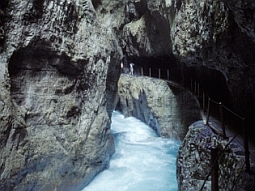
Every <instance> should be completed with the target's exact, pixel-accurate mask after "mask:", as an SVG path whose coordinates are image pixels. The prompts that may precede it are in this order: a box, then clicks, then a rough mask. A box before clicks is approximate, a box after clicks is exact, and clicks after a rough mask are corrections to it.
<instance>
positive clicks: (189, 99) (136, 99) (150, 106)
mask: <svg viewBox="0 0 255 191" xmlns="http://www.w3.org/2000/svg"><path fill="white" fill-rule="evenodd" d="M118 97H119V98H118V100H117V101H116V103H117V102H119V103H118V104H119V105H117V107H118V108H119V109H120V110H121V111H122V112H123V114H124V115H125V116H126V117H128V116H134V117H136V118H138V119H140V120H141V121H144V122H145V123H146V124H147V125H149V126H150V127H152V128H153V129H155V131H156V132H157V134H158V135H159V136H163V137H171V138H176V139H180V140H182V139H183V138H184V137H185V135H186V133H187V131H188V126H189V125H190V124H192V123H194V122H195V121H197V120H200V119H201V118H202V116H201V112H200V106H199V103H198V101H197V99H196V98H195V96H194V95H192V94H191V93H190V92H189V91H187V90H186V89H184V88H181V87H174V86H172V87H171V86H169V85H168V84H167V82H165V81H163V80H159V79H151V78H149V77H133V76H131V75H126V74H123V75H121V77H120V79H119V82H118Z"/></svg>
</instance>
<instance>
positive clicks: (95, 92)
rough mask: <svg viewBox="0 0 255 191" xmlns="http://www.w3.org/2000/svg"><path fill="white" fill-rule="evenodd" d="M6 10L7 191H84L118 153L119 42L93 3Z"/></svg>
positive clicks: (2, 132) (0, 139)
mask: <svg viewBox="0 0 255 191" xmlns="http://www.w3.org/2000/svg"><path fill="white" fill-rule="evenodd" d="M4 3H6V4H4ZM0 8H1V14H2V15H4V17H2V16H1V24H2V26H1V32H2V34H1V44H0V46H1V51H0V52H1V53H0V65H1V67H0V88H1V91H0V92H1V93H0V111H1V112H0V118H1V121H0V126H1V128H0V143H1V145H0V157H1V160H0V182H1V184H0V185H1V186H0V190H71V189H73V190H79V189H81V186H83V185H85V184H87V183H88V182H89V181H90V180H91V179H92V178H93V177H94V176H95V175H96V174H97V173H98V172H99V171H101V170H103V169H104V168H105V167H107V165H108V162H109V158H110V156H111V154H112V153H113V150H114V145H113V140H112V138H111V136H110V135H109V133H110V131H109V125H110V118H109V116H110V114H111V111H112V109H111V107H112V106H111V104H110V103H111V99H113V97H114V94H115V92H116V87H117V86H116V84H117V80H118V76H119V72H120V71H119V67H116V64H118V63H119V60H120V58H121V54H122V53H121V51H120V49H119V45H118V42H117V41H116V39H115V37H114V35H113V34H112V32H111V31H109V30H108V29H107V28H105V27H104V26H103V25H101V23H100V22H98V19H97V16H96V13H95V10H94V7H93V4H92V3H91V2H90V1H87V0H84V1H67V0H66V1H50V0H36V1H4V2H3V3H2V2H1V7H0ZM2 18H3V19H2ZM109 68H110V69H109ZM107 111H108V113H107Z"/></svg>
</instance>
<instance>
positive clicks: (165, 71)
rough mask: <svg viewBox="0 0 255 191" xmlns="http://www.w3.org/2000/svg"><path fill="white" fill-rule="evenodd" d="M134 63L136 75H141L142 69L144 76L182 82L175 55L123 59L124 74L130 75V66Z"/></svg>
mask: <svg viewBox="0 0 255 191" xmlns="http://www.w3.org/2000/svg"><path fill="white" fill-rule="evenodd" d="M130 63H134V64H135V65H134V74H135V75H141V73H142V72H141V68H142V69H143V75H144V76H151V77H154V78H159V69H160V78H162V79H169V80H172V81H176V82H179V81H181V75H180V74H181V68H180V66H179V65H178V64H177V61H176V58H175V57H174V55H161V56H155V57H127V58H124V59H123V64H124V73H129V64H130Z"/></svg>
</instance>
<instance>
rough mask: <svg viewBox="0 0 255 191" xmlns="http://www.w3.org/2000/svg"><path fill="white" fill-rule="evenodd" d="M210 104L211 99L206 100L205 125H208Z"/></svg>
mask: <svg viewBox="0 0 255 191" xmlns="http://www.w3.org/2000/svg"><path fill="white" fill-rule="evenodd" d="M210 103H211V98H208V109H207V116H206V125H209V117H210Z"/></svg>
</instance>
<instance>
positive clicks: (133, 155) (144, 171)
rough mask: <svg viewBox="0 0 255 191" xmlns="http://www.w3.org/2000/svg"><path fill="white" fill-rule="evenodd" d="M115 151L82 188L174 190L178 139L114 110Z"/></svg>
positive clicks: (91, 190)
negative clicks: (165, 136)
mask: <svg viewBox="0 0 255 191" xmlns="http://www.w3.org/2000/svg"><path fill="white" fill-rule="evenodd" d="M111 133H112V134H113V135H114V137H115V147H116V148H115V154H114V155H113V156H112V159H111V161H110V166H109V168H108V169H106V170H104V171H103V172H101V173H100V174H99V175H97V176H96V177H95V178H94V180H93V181H92V182H91V183H90V184H89V185H88V186H87V187H85V188H84V189H83V190H82V191H177V190H178V187H177V181H176V156H177V151H178V148H179V145H180V142H179V141H176V140H173V139H167V138H161V137H158V136H157V134H156V132H155V131H154V130H153V129H151V128H150V127H149V126H147V125H146V124H144V123H143V122H141V121H139V120H137V119H136V118H134V117H129V118H124V116H123V115H122V114H121V113H119V112H116V111H115V112H113V115H112V125H111Z"/></svg>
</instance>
